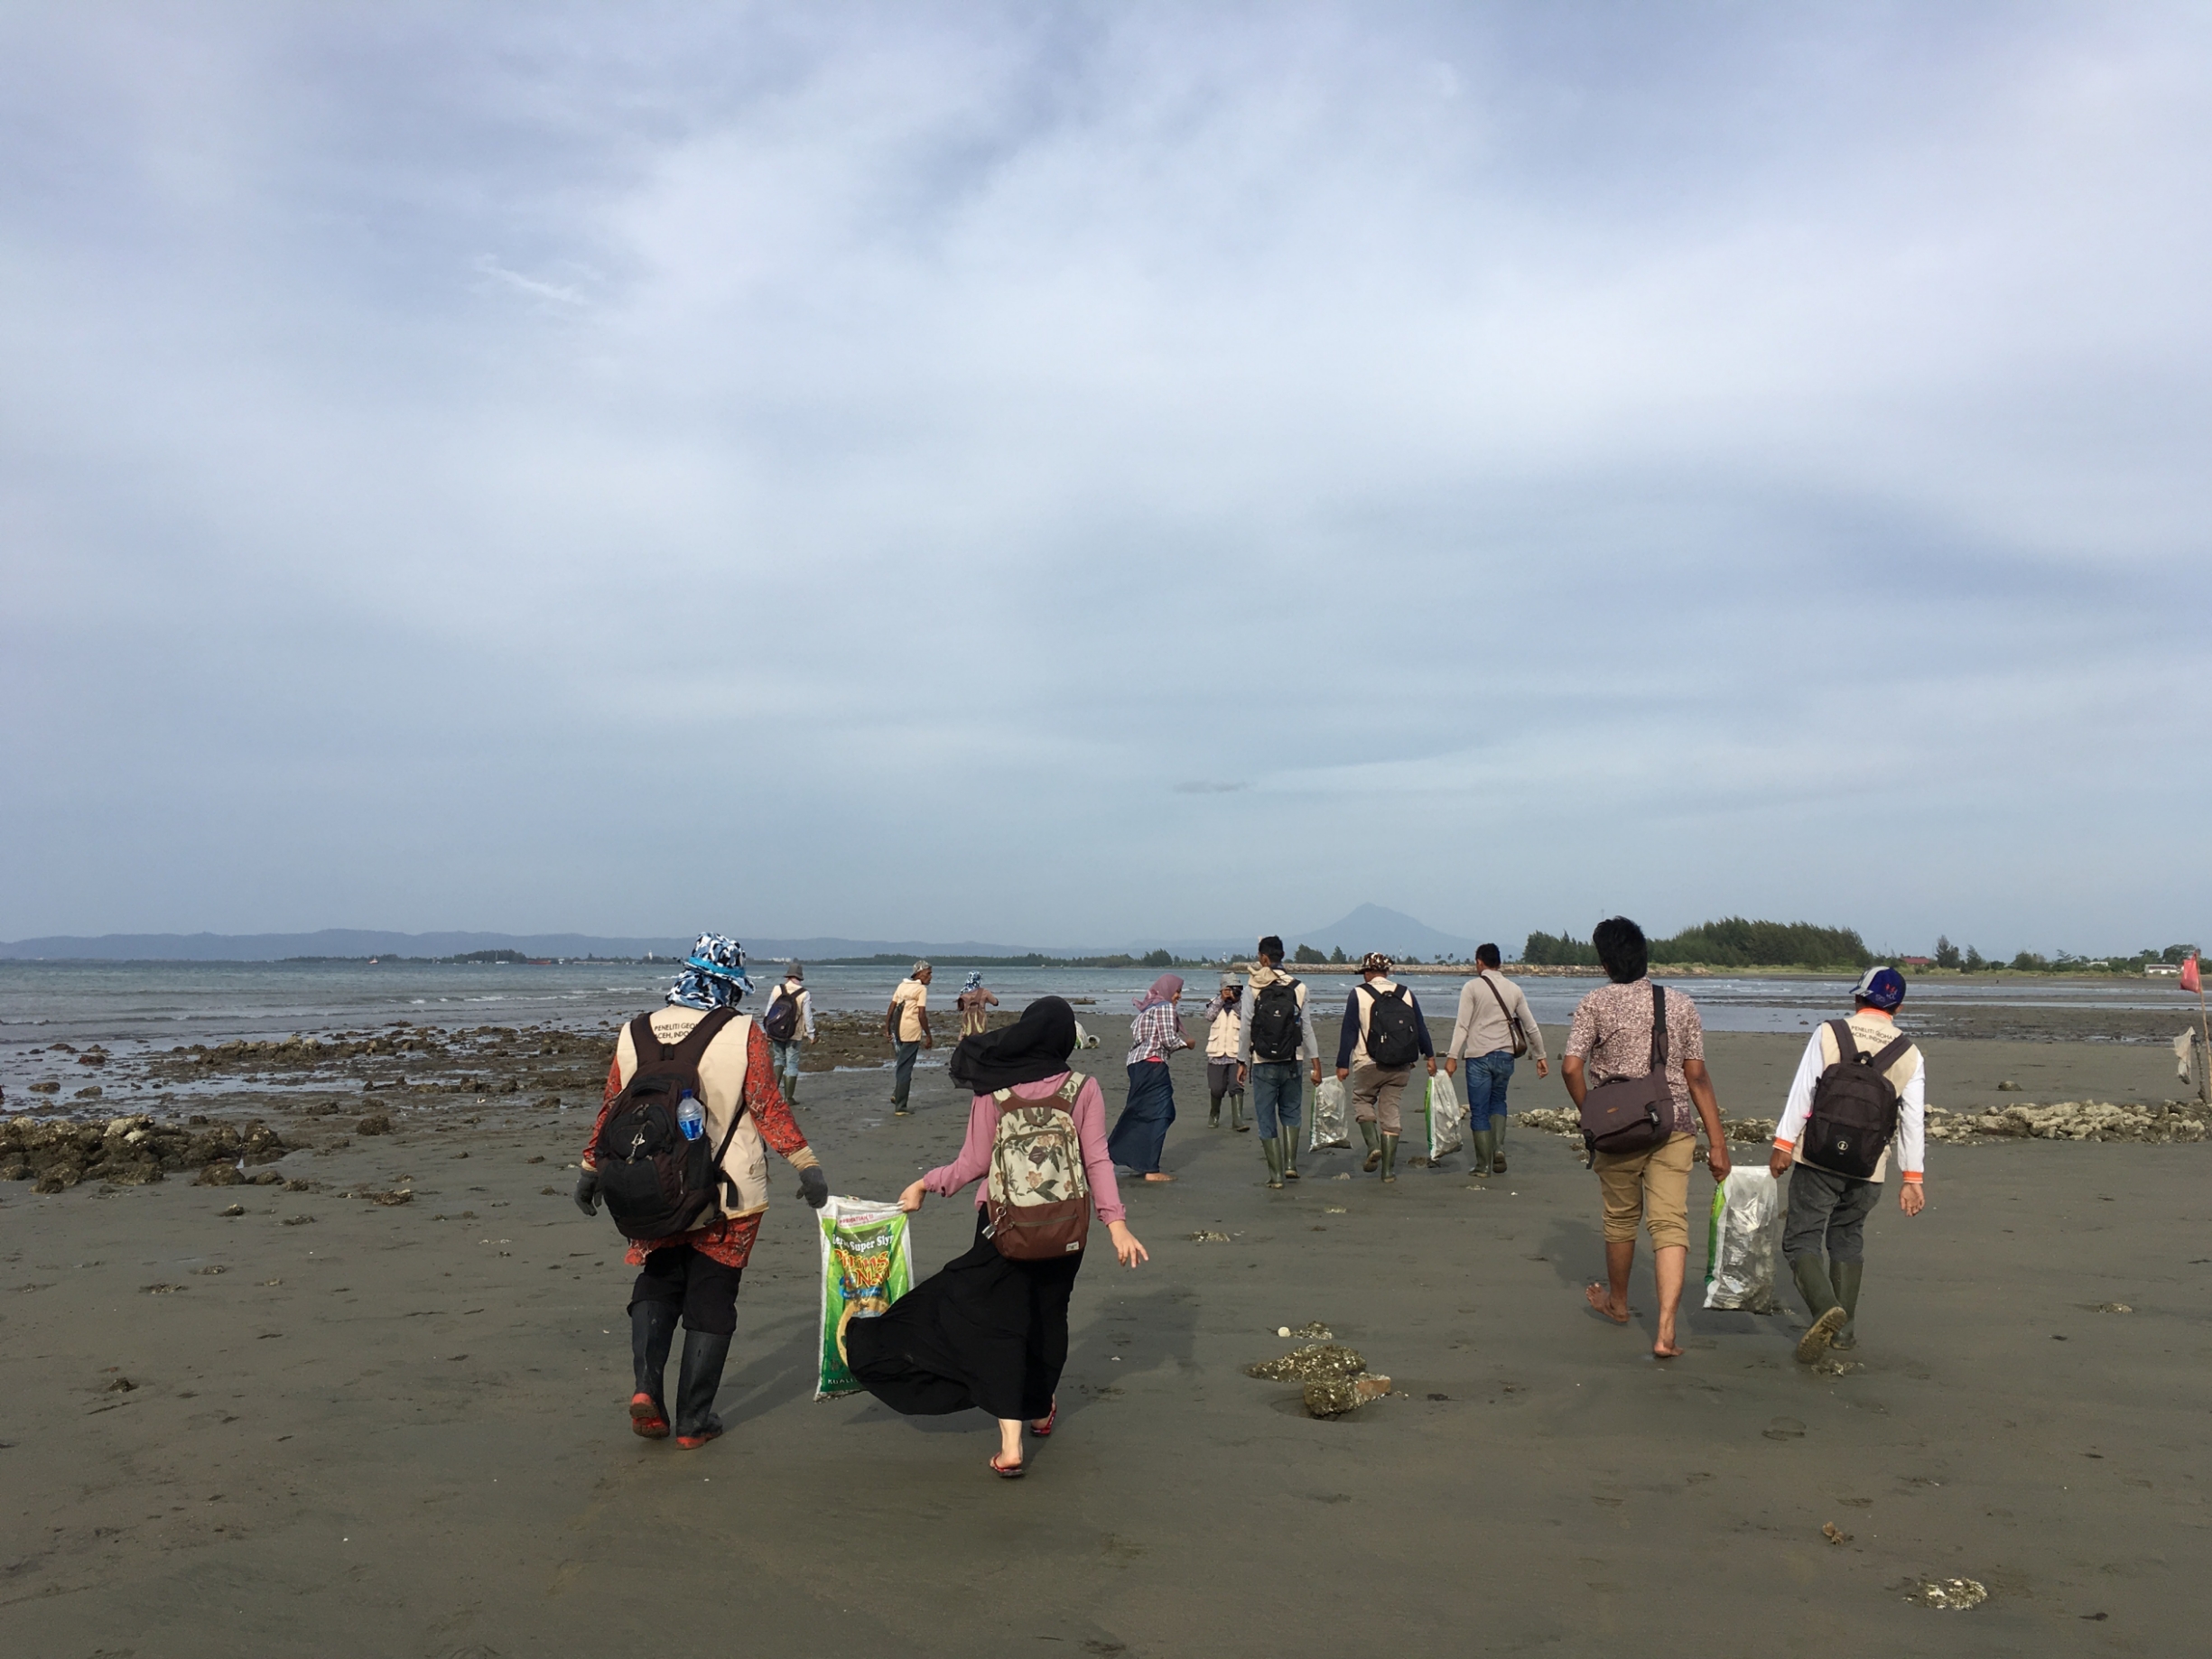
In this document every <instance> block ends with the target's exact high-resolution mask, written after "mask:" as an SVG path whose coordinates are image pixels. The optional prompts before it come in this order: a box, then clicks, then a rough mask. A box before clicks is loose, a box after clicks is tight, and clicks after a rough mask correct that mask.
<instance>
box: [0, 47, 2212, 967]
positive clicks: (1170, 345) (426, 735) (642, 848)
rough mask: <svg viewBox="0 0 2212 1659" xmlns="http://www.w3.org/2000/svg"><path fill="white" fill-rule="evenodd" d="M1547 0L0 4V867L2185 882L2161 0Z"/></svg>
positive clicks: (658, 900)
mask: <svg viewBox="0 0 2212 1659" xmlns="http://www.w3.org/2000/svg"><path fill="white" fill-rule="evenodd" d="M1589 16H1590V14H1575V13H1572V12H1570V11H1562V10H1561V9H1560V8H1556V7H1546V6H1528V7H1505V8H1491V9H1486V10H1483V11H1480V12H1473V13H1464V12H1460V11H1457V10H1452V9H1441V10H1436V11H1426V10H1420V9H1414V8H1404V9H1389V8H1384V9H1377V8H1364V7H1363V8H1359V9H1357V10H1353V9H1350V8H1346V9H1343V10H1326V9H1312V10H1307V11H1303V12H1297V13H1285V12H1282V11H1279V10H1272V9H1271V10H1269V11H1267V12H1265V13H1260V12H1241V11H1237V10H1233V9H1228V10H1215V11H1204V12H1195V13H1192V12H1178V11H1171V10H1165V9H1160V10H1146V9H1136V8H1121V7H1095V8H1085V7H1067V8H1053V9H1051V10H1050V12H1049V13H1039V12H1037V11H1035V10H1033V9H1030V8H1015V7H1008V8H1001V9H992V8H988V7H960V8H943V9H938V10H929V9H925V8H915V7H883V8H874V9H870V8H840V9H837V10H835V11H822V10H818V9H813V8H785V9H782V10H776V9H757V8H749V9H743V10H734V9H733V10H730V11H726V12H723V11H715V12H709V11H703V10H697V9H678V8H670V9H666V10H657V11H655V10H647V11H644V12H640V11H637V10H635V9H625V10H621V11H614V10H600V9H596V8H589V7H577V8H572V9H569V10H566V11H560V12H554V13H548V12H545V11H544V10H542V9H537V8H513V9H499V8H467V9H464V10H461V11H454V10H452V9H450V8H432V7H415V8H409V7H395V6H377V7H359V8H346V7H317V8H311V9H307V10H302V11H298V12H292V13H285V12H275V13H272V12H270V11H268V10H266V9H265V8H260V7H239V8H236V9H226V8H223V7H219V6H218V7H211V8H193V9H192V10H191V11H190V12H184V11H178V12H169V13H162V12H155V11H152V10H149V9H145V8H136V7H121V6H117V7H109V8H102V7H98V6H85V7H70V8H61V9H52V8H49V9H45V10H40V9H35V8H31V9H23V10H18V11H16V12H14V13H11V14H8V15H7V16H6V17H5V19H4V20H0V121H5V128H4V129H0V130H4V131H5V135H6V140H7V144H8V153H9V154H10V157H11V166H10V168H9V169H8V170H7V171H6V175H5V177H4V178H0V283H5V293H6V296H7V301H8V302H7V304H6V305H5V308H0V373H5V375H6V378H7V382H8V384H9V385H10V386H11V388H12V389H13V390H12V394H11V396H10V397H9V398H7V399H5V400H0V561H5V588H6V592H7V594H8V603H7V605H6V607H5V610H4V611H0V695H5V698H6V700H7V706H8V707H9V708H10V709H11V710H12V711H13V714H14V718H11V719H10V720H9V721H8V722H6V725H5V732H4V733H0V759H5V764H6V765H7V768H8V775H9V776H10V777H11V778H12V779H14V780H16V787H15V788H14V789H12V790H11V792H10V793H11V795H12V796H13V797H14V811H12V812H11V815H10V816H11V824H10V839H11V843H12V849H13V851H14V857H11V858H10V859H9V860H7V861H6V863H7V871H8V873H7V876H5V880H0V935H6V936H20V935H23V934H27V933H33V932H43V931H92V930H98V929H103V928H116V929H135V930H136V929H153V928H172V927H173V928H181V929H191V928H198V927H213V928H221V929H238V930H249V929H255V930H257V929H273V928H283V927H313V926H321V925H325V924H330V923H344V924H357V925H368V926H395V927H410V928H427V927H445V926H479V927H507V928H516V929H533V928H544V927H556V926H558V927H576V928H591V929H596V930H599V931H608V932H641V931H654V930H660V931H676V932H682V931H689V930H690V929H692V927H693V926H695V925H697V924H698V922H697V918H698V917H699V916H700V915H701V914H702V913H703V911H706V910H711V911H712V912H713V913H714V914H716V915H718V916H723V917H725V918H726V920H727V922H728V924H729V925H731V926H736V927H739V928H741V929H749V930H752V931H761V932H767V933H806V932H829V931H845V932H853V933H867V934H873V935H882V934H906V933H913V934H922V933H930V932H935V933H944V934H953V935H964V934H966V933H968V932H972V931H974V930H973V927H972V925H971V916H972V911H973V906H974V905H975V904H976V903H977V902H978V899H977V893H976V884H977V883H978V882H979V881H988V882H989V883H990V884H991V885H992V887H993V888H994V892H993V894H992V897H991V900H990V910H991V913H992V915H993V917H994V919H995V921H996V922H998V923H999V931H1008V932H1024V933H1027V934H1030V935H1033V936H1035V937H1037V938H1047V937H1049V938H1052V939H1068V938H1076V937H1081V936H1085V935H1087V934H1097V935H1098V936H1099V937H1101V938H1104V937H1112V938H1116V939H1118V938H1120V937H1123V936H1124V935H1126V934H1128V933H1129V931H1131V930H1132V929H1141V928H1145V927H1150V928H1155V929H1157V930H1159V931H1161V932H1162V934H1163V936H1166V935H1174V936H1178V937H1187V936H1194V935H1197V934H1201V933H1205V932H1208V931H1235V932H1241V931H1250V925H1251V918H1252V916H1253V914H1254V913H1266V914H1289V913H1296V914H1297V915H1301V916H1304V915H1312V914H1332V913H1336V912H1337V911H1338V910H1341V909H1343V908H1346V907H1348V906H1349V905H1350V904H1353V903H1357V902H1359V901H1362V900H1365V899H1370V898H1371V899H1375V900H1378V901H1380V902H1382V903H1386V904H1393V905H1396V906H1398V907H1399V908H1403V909H1406V910H1409V911H1412V912H1414V913H1417V914H1420V915H1423V916H1425V917H1427V918H1428V919H1429V920H1431V921H1432V922H1436V924H1437V925H1439V926H1444V927H1446V928H1449V929H1453V930H1455V931H1463V932H1479V933H1482V935H1483V936H1485V937H1487V936H1491V935H1497V936H1500V937H1505V938H1510V937H1513V936H1515V934H1516V933H1517V932H1518V931H1520V930H1522V929H1525V928H1526V927H1528V926H1531V925H1544V926H1547V927H1549V926H1556V925H1557V919H1558V918H1559V917H1561V916H1566V915H1571V914H1574V913H1575V911H1576V907H1577V906H1580V907H1582V908H1583V909H1586V910H1589V911H1590V912H1591V913H1592V914H1593V915H1595V914H1596V913H1598V912H1599V910H1600V908H1602V907H1604V906H1613V905H1624V906H1626V907H1628V908H1630V909H1631V910H1632V911H1635V912H1637V913H1641V914H1643V915H1645V916H1646V919H1647V920H1650V921H1651V922H1653V923H1654V924H1655V925H1662V926H1674V925H1679V924H1680V923H1682V922H1690V921H1695V920H1697V919H1700V918H1701V917H1703V916H1704V915H1705V914H1706V913H1717V912H1720V911H1722V910H1731V911H1734V910H1742V911H1752V912H1759V913H1771V914H1786V915H1790V916H1797V915H1806V916H1813V917H1818V918H1822V919H1830V918H1832V919H1835V920H1840V921H1849V922H1856V923H1858V924H1859V925H1862V926H1864V927H1865V928H1867V929H1868V931H1870V933H1873V934H1874V935H1876V936H1882V935H1884V934H1885V932H1886V933H1889V934H1891V935H1893V936H1894V937H1895V938H1897V939H1898V940H1899V941H1901V942H1913V941H1919V939H1920V935H1922V934H1927V935H1929V936H1930V937H1932V934H1933V933H1934V931H1936V930H1937V929H1938V928H1941V929H1944V930H1946V931H1948V932H1950V934H1951V935H1952V936H1953V937H1954V938H1965V937H1969V936H1971V937H1974V938H1975V939H1976V940H1977V941H1980V942H1982V943H1983V945H1984V948H1985V949H1990V948H2003V949H2006V950H2011V949H2013V948H2017V947H2018V946H2020V945H2023V944H2027V945H2038V946H2048V945H2050V944H2055V943H2058V942H2062V941H2067V942H2072V943H2075V944H2077V945H2078V946H2082V947H2085V948H2089V947H2095V946H2096V945H2097V944H2098V942H2099V941H2105V942H2112V941H2113V940H2116V941H2119V942H2121V943H2131V942H2133V941H2134V940H2135V938H2136V936H2137V935H2139V934H2140V935H2142V936H2143V937H2149V936H2151V935H2152V934H2159V933H2160V932H2161V926H2162V925H2163V921H2164V918H2166V917H2167V916H2169V915H2172V914H2174V913H2175V911H2176V908H2177V906H2178V905H2179V906H2180V907H2183V908H2187V907H2190V906H2193V907H2194V908H2193V911H2192V912H2191V913H2199V914H2200V913H2202V911H2203V908H2204V904H2205V901H2206V900H2207V897H2208V896H2212V884H2208V883H2207V879H2206V878H2205V877H2204V876H2201V875H2198V874H2193V873H2192V872H2193V871H2194V869H2195V867H2196V866H2195V864H2191V863H2189V862H2187V861H2182V862H2181V863H2179V865H2177V864H2175V863H2173V862H2170V861H2168V860H2161V859H2160V858H2159V857H2156V856H2154V855H2153V856H2146V848H2148V847H2150V846H2153V845H2156V844H2157V841H2158V836H2157V832H2155V831H2154V830H2152V829H2151V828H2150V827H2151V826H2154V825H2161V824H2167V823H2174V824H2179V823H2182V822H2189V821H2194V822H2197V823H2201V822H2203V821H2204V820H2205V819H2206V816H2207V810H2208V809H2212V785H2207V783H2205V782H2204V781H2203V780H2202V778H2201V776H2200V775H2199V774H2198V772H2197V771H2194V770H2192V769H2191V768H2189V767H2186V766H2177V765H2174V764H2173V759H2172V757H2173V756H2175V755H2178V754H2180V753H2183V752H2186V751H2187V749H2188V748H2189V746H2191V745H2200V743H2201V737H2200V728H2201V717H2200V710H2199V708H2198V702H2199V701H2200V700H2198V699H2196V698H2194V697H2193V696H2192V695H2191V694H2189V693H2188V692H2186V691H2184V690H2183V688H2184V687H2187V686H2189V685H2192V684H2194V685H2197V686H2201V685H2202V684H2203V683H2204V675H2205V672H2206V670H2207V667H2208V666H2212V663H2208V662H2207V658H2208V657H2212V652H2208V651H2207V645H2206V644H2205V639H2206V635H2205V632H2204V629H2203V626H2202V623H2201V618H2202V617H2203V616H2205V615H2206V614H2207V600H2208V599H2212V578H2207V574H2206V572H2207V570H2212V563H2208V562H2207V559H2206V557H2205V553H2206V550H2205V548H2204V546H2203V541H2204V534H2205V533H2204V530H2203V526H2204V525H2205V524H2206V523H2207V522H2208V516H2207V508H2212V501H2207V492H2208V491H2212V485H2208V484H2207V475H2206V472H2205V469H2204V468H2203V467H2202V465H2201V462H2200V459H2199V458H2200V457H2201V455H2202V454H2203V453H2204V451H2205V448H2206V439H2207V435H2208V433H2207V425H2208V424H2212V423H2208V422H2207V413H2208V411H2207V396H2206V393H2205V388H2206V386H2207V385H2212V377H2208V376H2207V368H2212V361H2208V360H2207V359H2208V358H2212V341H2208V340H2207V308H2206V306H2205V302H2204V301H2203V299H2202V295H2203V294H2204V293H2205V292H2207V280H2206V279H2207V270H2206V265H2207V243H2208V242H2212V235H2208V233H2207V231H2206V229H2205V228H2204V227H2203V225H2202V224H2201V223H2200V220H2201V216H2200V215H2194V214H2191V213H2189V212H2187V211H2185V210H2183V204H2186V203H2188V202H2189V201H2192V200H2193V199H2195V196H2196V194H2197V187H2196V182H2195V168H2196V161H2195V158H2196V157H2197V156H2198V155H2201V154H2202V153H2203V152H2204V147H2205V144H2206V141H2207V137H2212V134H2207V130H2206V128H2207V115H2206V113H2205V112H2206V111H2207V108H2212V103H2207V98H2206V97H2205V93H2206V91H2207V79H2208V77H2207V32H2212V31H2208V30H2207V24H2206V23H2205V20H2204V17H2203V14H2201V13H2200V12H2198V11H2196V10H2194V9H2191V8H2174V9H2170V10H2161V9H2158V8H2143V9H2133V8H2131V9H2129V10H2127V11H2125V12H2117V11H2107V10H2090V9H2080V8H2068V7H2018V6H1991V7H1986V8H1976V7H1960V8H1951V9H1948V10H1947V11H1946V12H1944V13H1943V14H1940V15H1930V14H1926V13H1925V12H1924V11H1922V10H1921V9H1919V8H1880V7H1877V8H1874V9H1873V10H1871V11H1870V10H1868V9H1866V8H1849V9H1844V8H1836V9H1833V10H1827V9H1822V8H1817V7H1816V8H1792V9H1790V10H1789V12H1788V13H1786V14H1779V13H1778V14H1764V15H1761V14H1746V13H1741V12H1724V11H1713V12H1706V13H1702V14H1681V13H1672V14H1666V15H1664V16H1663V17H1662V16H1660V15H1659V14H1653V15H1652V16H1651V18H1650V20H1649V21H1648V22H1647V21H1645V20H1643V19H1641V18H1640V17H1639V16H1637V15H1635V14H1605V22H1604V26H1603V27H1593V26H1592V25H1591V23H1590V22H1589ZM671 772H675V773H678V774H684V775H687V776H688V777H689V779H690V787H689V788H688V790H687V791H686V792H685V793H684V796H683V807H682V811H681V813H680V814H678V816H679V817H680V819H681V820H682V821H681V822H680V823H679V822H675V821H671V819H670V817H669V816H668V815H667V814H668V809H667V808H666V807H665V805H663V804H659V801H660V798H659V797H655V799H654V802H652V803H648V802H646V800H645V799H644V798H643V795H642V792H640V786H639V780H641V779H644V778H647V777H653V776H659V775H665V774H669V773H671ZM1217 778H1242V779H1248V780H1250V786H1249V787H1242V786H1238V787H1222V786H1219V785H1214V784H1206V783H1198V784H1194V783H1191V782H1189V781H1190V780H1206V779H1217ZM1137 800H1142V801H1144V802H1145V806H1144V808H1143V809H1142V810H1141V811H1129V802H1133V801H1137ZM1623 811H1627V812H1628V813H1630V815H1631V816H1632V818H1633V820H1635V822H1636V823H1637V825H1638V829H1637V831H1636V833H1634V834H1632V835H1627V836H1623V835H1622V834H1621V833H1620V831H1619V829H1618V825H1619V823H1620V822H1621V820H1622V813H1623ZM702 826H709V827H711V826H723V827H726V830H727V834H728V836H729V841H728V845H727V846H725V847H710V845H709V843H706V842H702V839H701V836H702ZM1261 834H1266V835H1269V836H1272V837H1275V838H1278V840H1279V841H1280V842H1281V843H1282V845H1283V847H1284V849H1285V851H1286V852H1287V855H1288V857H1286V858H1284V859H1283V860H1281V861H1279V862H1275V861H1270V862H1269V864H1268V865H1267V866H1266V867H1264V868H1256V867H1254V866H1253V864H1252V861H1250V860H1239V859H1230V860H1226V861H1224V859H1223V858H1222V850H1221V849H1222V847H1223V845H1225V844H1227V845H1241V844H1248V843H1249V842H1250V839H1252V838H1254V837H1256V836H1259V835H1261ZM1378 836H1383V837H1387V844H1388V845H1389V848H1390V857H1389V860H1388V861H1387V864H1379V863H1378V861H1376V860H1373V859H1362V857H1357V856H1355V854H1354V850H1353V849H1356V848H1367V847H1371V846H1372V845H1373V844H1374V841H1375V838H1377V837H1378ZM771 839H774V841H775V844H776V852H775V853H774V855H773V857H772V858H771V855H770V853H769V850H768V849H769V843H770V841H771ZM1475 848H1480V849H1481V850H1482V857H1480V858H1475V857H1472V856H1471V855H1472V852H1473V849H1475ZM678 849H683V850H682V851H679V850H678ZM771 862H772V864H773V867H774V871H775V874H774V876H773V879H772V880H757V879H756V878H755V876H754V875H753V874H752V872H753V871H755V870H757V869H762V870H764V869H765V867H767V865H769V864H770V863H771ZM2197 862H2198V863H2200V862H2201V861H2197ZM1071 867H1079V868H1081V869H1082V870H1083V880H1082V881H1081V882H1080V883H1076V884H1071V883H1070V882H1069V881H1068V879H1067V874H1068V871H1069V869H1070V868H1071ZM1293 867H1296V868H1297V869H1298V870H1301V871H1304V872H1306V874H1304V875H1302V876H1295V877H1294V876H1289V875H1287V874H1285V873H1284V872H1285V871H1287V870H1288V869H1291V868H1293ZM890 869H899V870H904V871H907V872H910V873H911V874H909V875H908V876H904V877H902V878H901V879H899V880H898V881H896V882H887V881H885V880H884V879H882V878H881V873H882V872H884V871H886V870H890ZM1477 872H1479V875H1478V874H1477ZM1876 872H1878V875H1877V874H1876ZM1293 882H1296V883H1298V884H1301V885H1289V884H1292V883H1293ZM2177 883H2179V890H2178V891H2177V888H2176V884H2177ZM702 889H703V891H702ZM2177 926H2179V923H2178V922H2177ZM2168 931H2173V930H2168ZM2186 931H2188V929H2187V928H2186V927H2180V928H2179V931H2176V933H2175V936H2176V937H2179V936H2181V933H2182V932H2186ZM2198 931H2199V932H2200V931H2202V929H2201V928H2199V929H2198ZM2108 933H2109V934H2110V935H2112V940H2107V938H2106V935H2107V934H2108ZM2162 936H2163V935H2162V934H2161V937H2162ZM2192 936H2193V935H2192Z"/></svg>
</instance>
